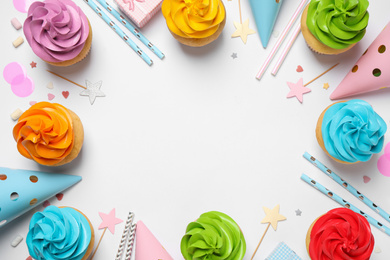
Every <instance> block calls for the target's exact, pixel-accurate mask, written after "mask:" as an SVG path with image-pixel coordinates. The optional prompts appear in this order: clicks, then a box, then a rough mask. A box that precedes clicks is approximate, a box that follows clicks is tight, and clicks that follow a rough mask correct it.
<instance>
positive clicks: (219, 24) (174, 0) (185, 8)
mask: <svg viewBox="0 0 390 260" xmlns="http://www.w3.org/2000/svg"><path fill="white" fill-rule="evenodd" d="M161 10H162V13H163V15H164V17H165V19H166V22H167V26H168V29H169V31H170V32H171V34H172V35H173V37H175V39H176V40H178V41H179V42H180V43H182V44H184V45H188V46H192V47H201V46H204V45H206V44H209V43H211V42H213V41H214V40H216V39H217V38H218V36H219V35H220V34H221V32H222V30H223V28H224V26H225V23H226V12H225V6H224V5H223V3H222V1H221V0H164V2H163V4H162V7H161Z"/></svg>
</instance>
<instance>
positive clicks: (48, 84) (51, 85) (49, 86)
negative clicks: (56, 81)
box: [46, 81, 54, 89]
mask: <svg viewBox="0 0 390 260" xmlns="http://www.w3.org/2000/svg"><path fill="white" fill-rule="evenodd" d="M46 87H47V88H48V89H53V88H54V86H53V82H51V81H50V82H49V83H47V85H46Z"/></svg>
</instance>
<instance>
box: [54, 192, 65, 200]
mask: <svg viewBox="0 0 390 260" xmlns="http://www.w3.org/2000/svg"><path fill="white" fill-rule="evenodd" d="M63 197H64V194H62V193H58V194H57V195H56V198H57V199H58V200H59V201H61V200H62V198H63Z"/></svg>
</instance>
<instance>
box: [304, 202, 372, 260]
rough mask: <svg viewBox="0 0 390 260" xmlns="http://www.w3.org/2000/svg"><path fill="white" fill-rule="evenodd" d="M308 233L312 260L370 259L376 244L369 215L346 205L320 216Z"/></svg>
mask: <svg viewBox="0 0 390 260" xmlns="http://www.w3.org/2000/svg"><path fill="white" fill-rule="evenodd" d="M309 231H310V230H309ZM308 235H310V245H309V254H310V258H311V260H346V259H356V260H368V259H370V256H371V253H372V250H373V249H374V244H375V242H374V236H373V235H372V234H371V228H370V224H369V223H368V221H367V219H366V218H365V217H363V216H361V215H360V214H357V213H355V212H353V211H352V210H350V209H346V208H336V209H333V210H330V211H329V212H328V213H326V214H325V215H323V216H321V217H319V218H318V219H317V221H315V223H314V225H313V226H312V229H311V233H310V234H308Z"/></svg>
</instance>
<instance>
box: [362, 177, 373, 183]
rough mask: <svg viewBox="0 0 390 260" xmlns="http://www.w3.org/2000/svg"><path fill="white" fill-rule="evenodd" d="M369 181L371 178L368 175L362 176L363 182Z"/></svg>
mask: <svg viewBox="0 0 390 260" xmlns="http://www.w3.org/2000/svg"><path fill="white" fill-rule="evenodd" d="M370 181H371V178H370V177H368V176H363V182H364V183H369V182H370Z"/></svg>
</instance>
